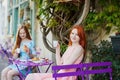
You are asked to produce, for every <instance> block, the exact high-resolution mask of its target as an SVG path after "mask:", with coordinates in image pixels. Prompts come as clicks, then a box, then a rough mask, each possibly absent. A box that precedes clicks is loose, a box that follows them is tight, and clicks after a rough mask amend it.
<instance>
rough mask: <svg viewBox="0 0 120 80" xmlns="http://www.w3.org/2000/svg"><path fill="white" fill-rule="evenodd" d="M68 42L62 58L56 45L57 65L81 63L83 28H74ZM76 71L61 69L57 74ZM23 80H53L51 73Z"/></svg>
mask: <svg viewBox="0 0 120 80" xmlns="http://www.w3.org/2000/svg"><path fill="white" fill-rule="evenodd" d="M69 37H70V41H69V44H68V48H67V50H66V51H65V53H64V54H63V56H62V57H61V56H60V45H59V43H58V45H57V47H56V62H57V65H69V64H79V63H81V62H82V60H83V57H84V53H85V48H86V38H85V32H84V30H83V27H81V26H78V25H77V26H74V27H73V28H72V30H71V32H70V36H69ZM71 71H76V69H69V70H67V69H64V70H63V69H62V70H59V71H58V73H59V72H60V73H64V72H71ZM76 79H77V77H76V76H70V77H61V78H58V80H76ZM25 80H55V79H54V78H53V77H52V73H32V74H29V75H28V76H27V77H26V79H25Z"/></svg>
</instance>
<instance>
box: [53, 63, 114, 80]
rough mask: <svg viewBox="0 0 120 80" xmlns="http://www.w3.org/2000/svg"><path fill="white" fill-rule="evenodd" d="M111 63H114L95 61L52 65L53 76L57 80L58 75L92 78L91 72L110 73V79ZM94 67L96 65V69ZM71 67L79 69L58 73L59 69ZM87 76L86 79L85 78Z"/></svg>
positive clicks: (88, 79) (87, 79) (110, 74)
mask: <svg viewBox="0 0 120 80" xmlns="http://www.w3.org/2000/svg"><path fill="white" fill-rule="evenodd" d="M111 65H112V63H111V62H94V63H81V64H72V65H58V66H52V70H53V77H54V78H55V80H57V78H58V77H66V76H80V77H81V78H82V80H90V78H89V74H102V73H109V76H110V80H112V68H111ZM92 67H95V69H92ZM97 67H99V69H97ZM100 67H102V68H100ZM70 68H75V69H77V70H76V72H66V73H57V71H58V70H60V69H70ZM85 76H86V79H85V78H84V77H85Z"/></svg>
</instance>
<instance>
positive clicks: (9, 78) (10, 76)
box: [7, 69, 19, 80]
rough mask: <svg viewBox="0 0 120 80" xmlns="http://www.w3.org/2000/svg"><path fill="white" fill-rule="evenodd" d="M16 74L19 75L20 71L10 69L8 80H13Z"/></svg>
mask: <svg viewBox="0 0 120 80" xmlns="http://www.w3.org/2000/svg"><path fill="white" fill-rule="evenodd" d="M15 75H19V72H18V71H15V70H12V69H11V70H9V71H8V74H7V80H12V78H13V76H15Z"/></svg>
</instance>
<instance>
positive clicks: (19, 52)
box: [1, 25, 36, 80]
mask: <svg viewBox="0 0 120 80" xmlns="http://www.w3.org/2000/svg"><path fill="white" fill-rule="evenodd" d="M12 55H13V58H19V59H20V60H28V59H30V58H32V57H33V56H34V55H36V52H35V49H34V43H33V41H32V40H31V37H30V34H29V31H28V29H27V28H26V26H24V25H22V26H20V27H19V29H18V32H17V35H16V42H15V45H14V48H13V50H12ZM18 68H19V70H21V71H24V70H25V68H27V66H23V65H20V64H19V65H18ZM15 75H19V71H18V69H17V66H16V65H15V64H10V65H9V66H7V67H6V68H5V69H3V71H2V73H1V80H13V79H12V78H13V76H15Z"/></svg>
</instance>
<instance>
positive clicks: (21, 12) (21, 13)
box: [20, 9, 24, 18]
mask: <svg viewBox="0 0 120 80" xmlns="http://www.w3.org/2000/svg"><path fill="white" fill-rule="evenodd" d="M23 15H24V9H21V10H20V18H22V17H23Z"/></svg>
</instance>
